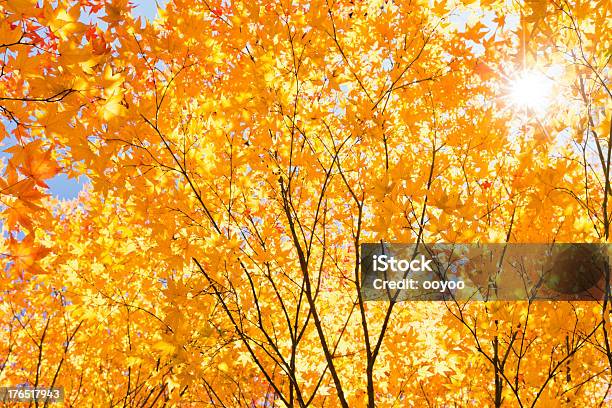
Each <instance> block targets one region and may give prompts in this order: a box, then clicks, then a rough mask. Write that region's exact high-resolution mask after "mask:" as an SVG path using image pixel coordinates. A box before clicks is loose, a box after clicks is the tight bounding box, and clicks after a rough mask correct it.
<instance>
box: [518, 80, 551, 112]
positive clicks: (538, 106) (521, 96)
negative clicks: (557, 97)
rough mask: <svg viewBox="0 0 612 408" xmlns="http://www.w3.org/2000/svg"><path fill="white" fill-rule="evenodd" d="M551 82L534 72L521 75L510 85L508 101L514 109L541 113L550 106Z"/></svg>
mask: <svg viewBox="0 0 612 408" xmlns="http://www.w3.org/2000/svg"><path fill="white" fill-rule="evenodd" d="M552 85H553V81H552V80H551V79H550V78H548V77H547V76H546V75H544V74H542V73H540V72H536V71H525V72H523V73H521V75H519V76H518V77H517V78H516V79H514V80H513V81H512V82H511V84H510V100H511V101H512V104H513V105H515V106H516V107H520V108H527V109H529V110H532V111H535V112H543V111H544V110H545V109H546V108H547V107H548V105H549V104H550V96H551V91H552Z"/></svg>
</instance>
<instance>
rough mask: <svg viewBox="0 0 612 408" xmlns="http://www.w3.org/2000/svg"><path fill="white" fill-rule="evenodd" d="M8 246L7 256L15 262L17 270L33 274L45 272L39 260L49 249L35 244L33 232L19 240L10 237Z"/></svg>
mask: <svg viewBox="0 0 612 408" xmlns="http://www.w3.org/2000/svg"><path fill="white" fill-rule="evenodd" d="M8 248H9V254H8V256H9V258H10V259H11V260H12V261H13V262H15V268H16V269H17V270H18V271H20V272H23V271H27V272H30V273H34V274H40V273H45V272H44V270H43V269H42V268H41V266H40V261H41V260H42V258H44V257H45V256H46V255H47V254H48V253H49V251H50V250H49V249H48V248H45V247H43V246H41V245H38V244H36V242H35V241H34V235H33V234H29V235H27V236H26V237H25V238H23V239H22V240H21V241H18V240H16V239H15V238H12V237H11V239H10V240H9V244H8Z"/></svg>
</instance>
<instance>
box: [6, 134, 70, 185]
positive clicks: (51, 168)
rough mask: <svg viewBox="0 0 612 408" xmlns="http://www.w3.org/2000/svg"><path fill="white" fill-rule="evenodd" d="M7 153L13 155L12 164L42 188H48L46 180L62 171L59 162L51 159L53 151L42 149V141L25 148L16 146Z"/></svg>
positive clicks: (7, 150)
mask: <svg viewBox="0 0 612 408" xmlns="http://www.w3.org/2000/svg"><path fill="white" fill-rule="evenodd" d="M5 152H9V153H13V157H11V160H10V161H11V164H12V165H13V166H15V167H16V168H18V169H19V170H20V171H21V173H22V174H23V175H24V176H26V177H29V178H31V179H32V180H33V181H34V182H35V183H36V185H38V186H40V187H44V188H48V187H49V186H48V185H47V184H46V183H45V180H46V179H49V178H51V177H53V176H55V175H56V174H57V173H58V172H59V171H60V167H59V166H58V165H57V162H56V161H55V160H53V159H52V157H51V150H43V149H42V141H41V140H35V141H33V142H30V143H28V144H26V145H25V146H20V145H15V146H13V147H10V148H8V149H6V150H5Z"/></svg>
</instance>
